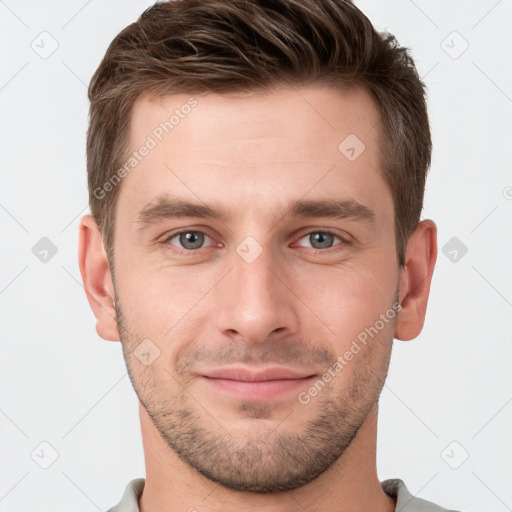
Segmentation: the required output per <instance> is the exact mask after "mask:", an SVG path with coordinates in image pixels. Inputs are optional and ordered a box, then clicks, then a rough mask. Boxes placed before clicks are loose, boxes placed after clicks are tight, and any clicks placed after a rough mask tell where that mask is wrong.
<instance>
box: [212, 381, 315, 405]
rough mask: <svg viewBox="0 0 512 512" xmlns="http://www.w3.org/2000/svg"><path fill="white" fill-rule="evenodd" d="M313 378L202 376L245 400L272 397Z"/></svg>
mask: <svg viewBox="0 0 512 512" xmlns="http://www.w3.org/2000/svg"><path fill="white" fill-rule="evenodd" d="M313 378H314V377H305V378H303V379H281V380H265V381H257V382H247V381H240V380H230V379H216V378H211V377H204V379H205V380H206V382H208V383H209V384H210V385H211V386H213V387H214V388H215V389H217V390H219V391H223V392H225V393H228V394H230V395H234V396H236V397H238V398H243V399H245V400H265V399H269V398H274V397H277V396H279V395H283V394H286V393H288V392H290V391H293V390H296V389H297V388H299V387H303V386H305V385H307V384H308V383H309V382H310V381H311V380H312V379H313Z"/></svg>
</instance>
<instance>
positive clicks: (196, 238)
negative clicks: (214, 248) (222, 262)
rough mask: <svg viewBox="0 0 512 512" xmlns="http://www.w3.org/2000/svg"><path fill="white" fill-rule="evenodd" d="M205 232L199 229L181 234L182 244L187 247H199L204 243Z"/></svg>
mask: <svg viewBox="0 0 512 512" xmlns="http://www.w3.org/2000/svg"><path fill="white" fill-rule="evenodd" d="M203 238H204V236H203V234H202V233H198V232H197V231H187V232H186V233H181V234H180V244H181V245H182V246H183V247H184V248H185V249H197V248H198V247H201V245H202V244H203V241H204V240H203Z"/></svg>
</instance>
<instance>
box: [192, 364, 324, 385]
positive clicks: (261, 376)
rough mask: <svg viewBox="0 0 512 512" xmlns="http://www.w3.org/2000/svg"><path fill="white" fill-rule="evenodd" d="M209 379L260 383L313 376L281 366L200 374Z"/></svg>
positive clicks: (213, 371)
mask: <svg viewBox="0 0 512 512" xmlns="http://www.w3.org/2000/svg"><path fill="white" fill-rule="evenodd" d="M202 375H203V376H204V377H208V378H211V379H228V380H238V381H243V382H261V381H266V380H291V379H304V378H306V377H312V376H313V375H314V374H312V373H310V372H307V371H299V370H292V369H290V368H285V367H282V366H273V367H270V368H264V369H252V370H251V369H248V368H240V367H238V368H236V367H235V368H233V367H230V368H216V369H213V370H208V371H206V372H204V373H203V374H202Z"/></svg>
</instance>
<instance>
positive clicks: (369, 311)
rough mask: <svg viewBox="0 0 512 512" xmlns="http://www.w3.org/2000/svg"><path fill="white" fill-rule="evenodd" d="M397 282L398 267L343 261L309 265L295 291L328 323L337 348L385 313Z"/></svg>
mask: <svg viewBox="0 0 512 512" xmlns="http://www.w3.org/2000/svg"><path fill="white" fill-rule="evenodd" d="M375 269H379V271H378V272H375ZM312 283H314V284H312ZM397 283H398V269H394V267H393V268H391V266H390V268H388V269H387V270H386V271H383V269H382V267H380V266H379V265H378V263H377V262H374V264H368V265H367V266H366V268H365V267H362V266H358V267H357V268H356V267H355V266H351V265H345V266H343V267H342V266H338V267H331V268H330V269H326V268H325V267H317V268H316V269H311V270H310V272H308V278H307V279H304V278H299V279H298V282H297V285H296V287H295V288H294V291H295V293H296V294H297V296H298V297H300V298H301V299H302V300H303V302H304V304H306V305H307V306H309V308H310V309H311V311H312V312H314V314H315V315H316V316H317V317H318V319H319V320H321V322H322V323H323V324H325V325H327V326H329V331H327V332H330V334H332V336H331V337H330V338H331V340H333V341H332V343H333V344H335V345H336V348H335V350H336V351H337V352H339V351H340V350H342V349H343V348H344V347H345V346H347V345H349V344H350V342H351V341H352V340H353V339H354V338H356V337H357V335H358V334H359V333H361V332H363V331H364V330H365V329H366V328H369V327H370V326H373V325H374V324H375V322H376V321H377V320H378V319H379V318H380V315H381V314H386V312H387V311H388V310H389V309H390V307H391V306H392V303H393V300H394V297H395V291H396V287H397ZM310 325H311V324H310Z"/></svg>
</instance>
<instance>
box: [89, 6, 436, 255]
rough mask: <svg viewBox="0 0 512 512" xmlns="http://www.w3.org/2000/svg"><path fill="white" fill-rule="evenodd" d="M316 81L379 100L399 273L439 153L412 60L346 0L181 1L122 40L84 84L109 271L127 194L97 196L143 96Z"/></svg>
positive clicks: (118, 161) (93, 184)
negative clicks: (118, 210)
mask: <svg viewBox="0 0 512 512" xmlns="http://www.w3.org/2000/svg"><path fill="white" fill-rule="evenodd" d="M321 83H323V84H330V85H333V86H334V87H337V88H339V89H345V90H347V89H349V88H355V87H363V88H365V89H366V90H367V91H368V92H369V93H370V94H371V95H372V96H373V98H374V99H375V100H376V102H377V105H378V108H379V111H380V116H381V125H382V128H381V133H380V148H381V155H380V160H381V172H382V175H383V177H384V179H385V181H386V183H387V184H388V186H389V187H390V189H391V193H392V197H393V201H394V207H395V231H396V246H397V255H398V261H399V264H400V265H403V263H404V255H405V247H406V245H407V240H408V237H409V235H410V234H411V233H412V231H413V230H414V229H415V228H416V226H417V225H418V222H419V220H420V214H421V210H422V205H423V194H424V188H425V179H426V174H427V171H428V168H429V166H430V158H431V151H432V146H431V138H430V128H429V122H428V116H427V109H426V102H425V86H424V84H423V83H422V81H421V80H420V78H419V76H418V73H417V71H416V68H415V65H414V62H413V59H412V57H411V55H410V54H409V52H408V50H407V49H406V48H403V47H400V46H399V45H398V43H397V41H396V39H395V37H394V36H392V35H390V34H387V33H385V34H380V33H379V32H377V31H376V30H375V29H374V27H373V26H372V24H371V22H370V21H369V20H368V18H367V17H366V16H365V15H364V14H363V13H362V12H361V11H360V10H359V9H358V8H357V7H356V6H355V5H354V4H353V3H352V2H350V1H348V0H174V1H168V2H161V3H156V4H155V5H153V6H152V7H150V8H149V9H147V10H146V11H144V12H143V13H142V15H141V16H140V18H139V19H138V20H137V21H136V22H135V23H132V24H131V25H129V26H128V27H126V28H125V29H124V30H123V31H121V32H120V33H119V34H118V35H117V37H116V38H115V39H114V40H113V41H112V43H111V44H110V46H109V48H108V50H107V52H106V54H105V56H104V58H103V60H102V62H101V63H100V65H99V67H98V69H97V70H96V72H95V74H94V76H93V77H92V80H91V83H90V86H89V99H90V102H91V106H90V119H89V130H88V133H87V173H88V187H89V204H90V207H91V213H92V215H93V216H94V218H95V219H96V221H97V222H98V225H99V227H100V230H101V233H102V238H103V243H104V246H105V250H106V251H107V256H108V258H109V262H110V264H111V265H113V256H114V252H113V249H114V248H113V234H114V225H115V205H116V199H117V196H118V194H119V190H120V188H121V185H119V186H117V187H113V188H112V190H111V191H110V192H109V193H108V194H107V195H105V196H104V197H100V198H98V194H97V193H96V192H95V191H97V190H98V189H100V188H101V187H102V186H103V184H105V183H106V182H107V181H108V180H109V178H111V177H112V176H114V175H115V174H116V172H117V171H118V170H119V168H120V167H121V166H122V165H123V162H124V161H125V159H126V156H127V152H128V149H129V148H128V147H127V146H128V140H129V129H130V120H131V113H132V109H133V105H134V103H135V101H136V100H137V99H138V98H140V97H141V96H142V95H146V94H156V95H166V94H173V93H204V92H212V93H228V92H242V91H259V90H261V91H263V90H268V89H271V88H273V87H280V86H283V85H285V84H293V85H311V84H321ZM340 142H341V141H340Z"/></svg>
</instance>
